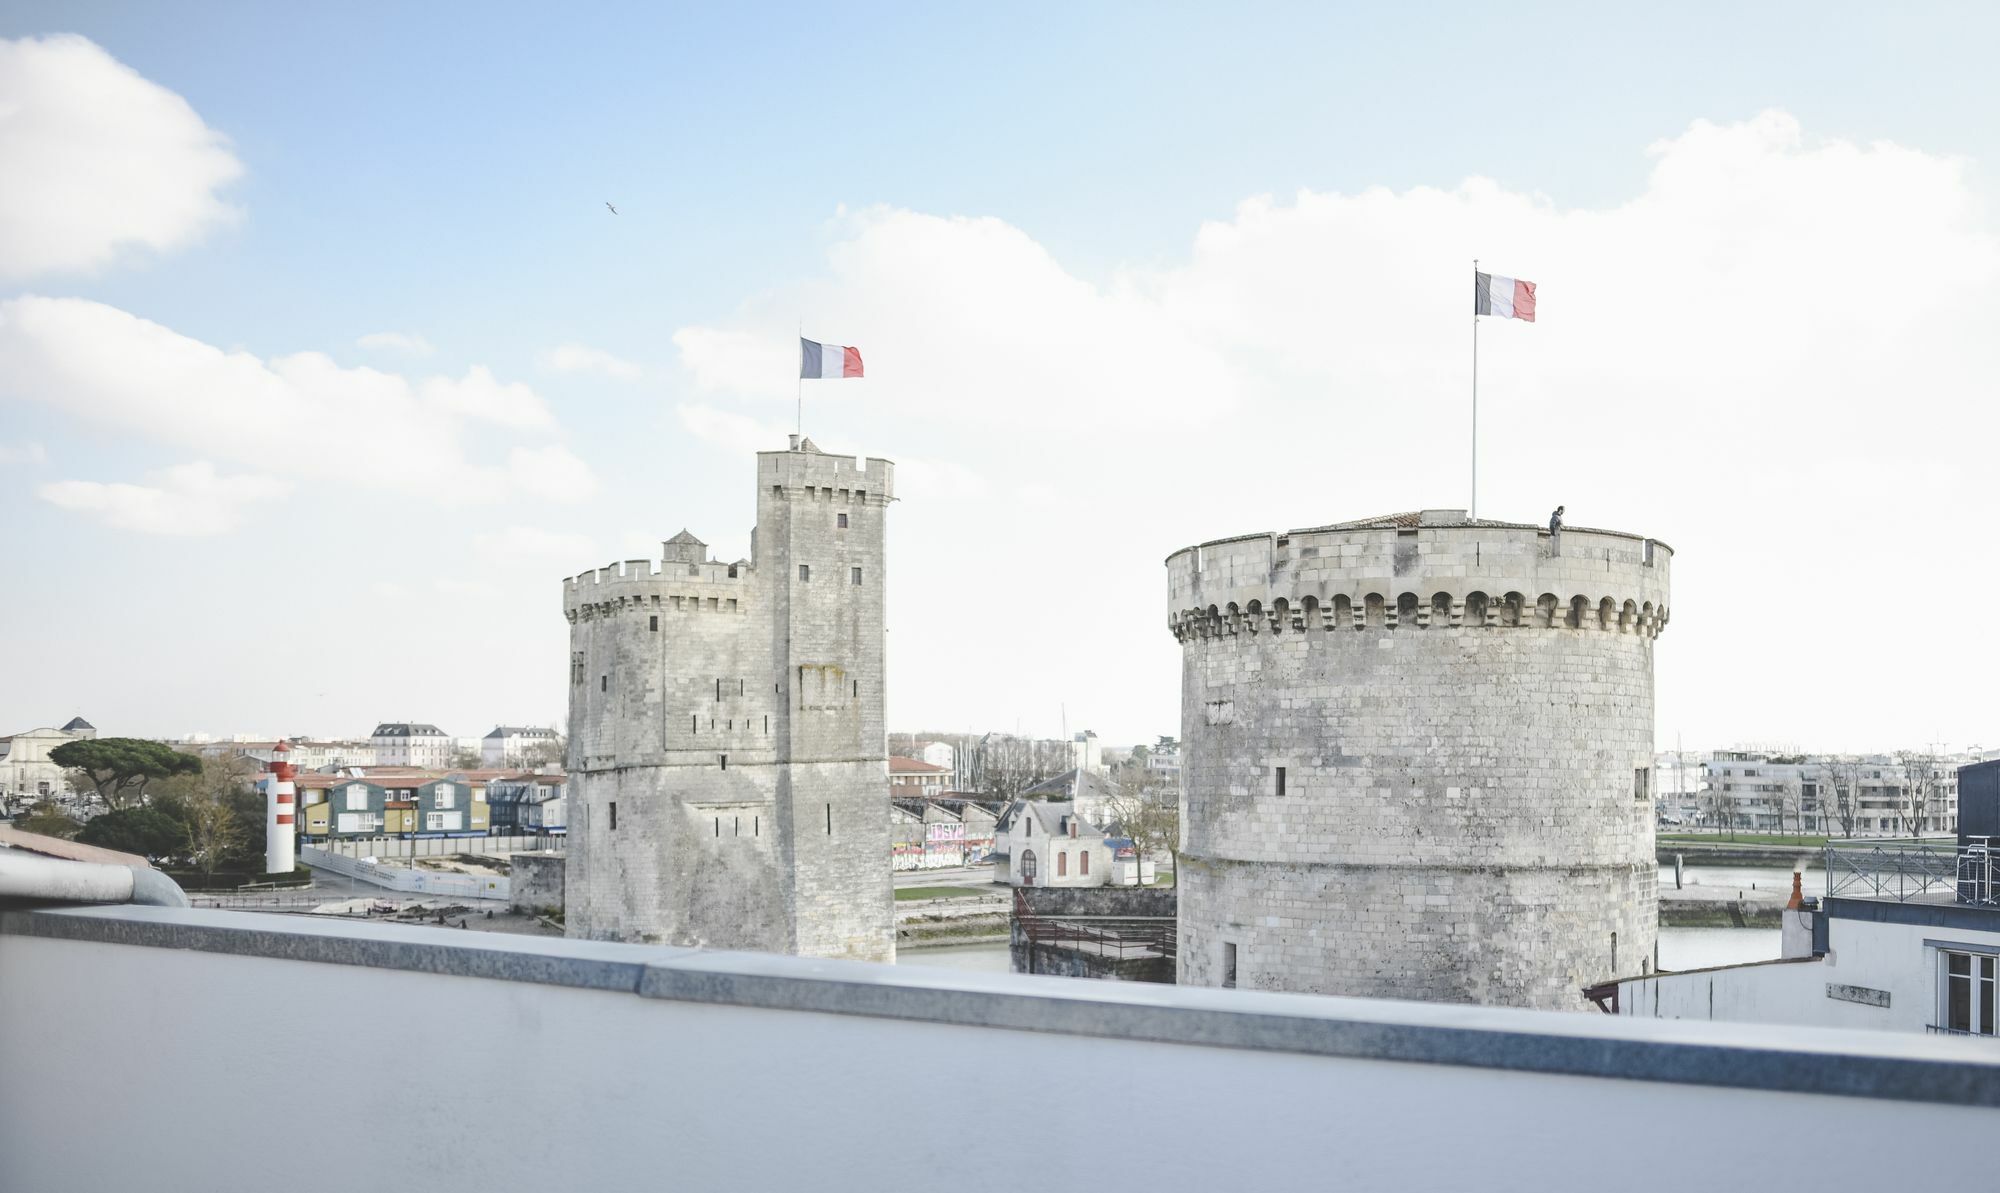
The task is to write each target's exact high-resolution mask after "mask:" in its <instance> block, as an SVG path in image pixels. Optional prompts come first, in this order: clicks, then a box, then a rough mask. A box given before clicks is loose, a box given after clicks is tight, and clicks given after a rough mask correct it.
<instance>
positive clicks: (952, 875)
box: [896, 866, 1001, 891]
mask: <svg viewBox="0 0 2000 1193" xmlns="http://www.w3.org/2000/svg"><path fill="white" fill-rule="evenodd" d="M896 885H897V886H972V887H993V889H994V890H996V891H997V890H1000V889H1001V888H1000V887H997V886H994V885H993V867H992V866H954V867H952V868H950V869H948V870H898V871H896Z"/></svg>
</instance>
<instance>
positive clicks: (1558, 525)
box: [1549, 505, 1563, 535]
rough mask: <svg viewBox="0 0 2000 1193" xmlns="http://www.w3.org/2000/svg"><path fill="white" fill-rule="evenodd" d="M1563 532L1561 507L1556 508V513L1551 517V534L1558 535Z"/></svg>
mask: <svg viewBox="0 0 2000 1193" xmlns="http://www.w3.org/2000/svg"><path fill="white" fill-rule="evenodd" d="M1562 532H1563V507H1562V506H1560V505H1559V506H1557V507H1556V512H1555V513H1552V514H1550V515H1549V533H1550V534H1552V535H1556V534H1561V533H1562Z"/></svg>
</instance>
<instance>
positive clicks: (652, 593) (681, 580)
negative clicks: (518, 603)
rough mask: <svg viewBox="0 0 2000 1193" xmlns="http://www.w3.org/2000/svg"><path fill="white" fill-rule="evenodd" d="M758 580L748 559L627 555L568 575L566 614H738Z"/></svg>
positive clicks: (588, 616)
mask: <svg viewBox="0 0 2000 1193" xmlns="http://www.w3.org/2000/svg"><path fill="white" fill-rule="evenodd" d="M668 549H669V551H672V550H673V546H672V544H669V548H668ZM703 554H704V555H705V554H706V552H703ZM755 579H756V569H755V568H754V567H752V566H751V564H750V562H749V561H748V560H738V561H737V562H735V563H722V562H720V561H717V560H709V559H702V560H700V561H699V562H696V561H693V560H686V559H681V560H676V559H673V558H671V557H670V558H668V559H666V560H663V561H662V562H661V563H659V564H658V565H655V564H654V563H653V562H652V561H651V560H647V559H628V560H626V561H625V562H624V563H622V564H618V563H613V564H606V565H605V566H604V567H601V568H597V569H595V570H593V571H588V572H584V573H582V574H580V575H576V576H571V577H569V578H568V579H565V580H564V581H563V614H564V616H566V617H567V618H568V619H569V620H570V621H571V622H577V621H587V620H590V619H592V618H598V617H609V616H612V615H614V614H616V613H619V612H621V611H623V612H638V611H640V610H646V609H650V610H652V611H653V612H655V613H657V612H660V611H662V610H670V611H674V612H689V613H696V612H716V613H735V612H740V611H743V610H745V609H746V608H747V607H748V604H749V599H750V593H751V591H752V581H754V580H755Z"/></svg>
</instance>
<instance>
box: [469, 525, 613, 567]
mask: <svg viewBox="0 0 2000 1193" xmlns="http://www.w3.org/2000/svg"><path fill="white" fill-rule="evenodd" d="M472 548H473V550H474V551H475V552H477V553H478V554H479V557H480V558H481V559H483V560H485V561H486V562H487V563H490V564H494V565H497V566H502V567H528V568H533V569H538V570H547V569H548V568H550V567H554V568H555V569H556V570H557V571H558V572H561V573H562V574H564V575H573V574H575V573H577V572H580V571H583V570H584V569H585V568H591V567H596V566H597V562H598V561H597V550H596V545H595V544H594V543H593V542H592V540H591V538H590V536H589V535H584V534H573V533H567V532H564V531H559V530H544V529H542V528H541V527H538V526H509V527H507V528H506V529H504V530H495V531H487V532H484V533H481V534H476V535H474V536H473V539H472Z"/></svg>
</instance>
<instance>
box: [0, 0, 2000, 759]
mask: <svg viewBox="0 0 2000 1193" xmlns="http://www.w3.org/2000/svg"><path fill="white" fill-rule="evenodd" d="M1704 14H1705V15H1704ZM813 27H814V23H813V22H809V21H791V20H788V19H786V18H784V17H783V16H782V15H779V16H773V15H772V14H770V13H769V12H748V11H744V12H737V11H731V12H693V13H662V12H660V11H657V10H655V9H651V8H644V7H631V8H623V9H607V10H593V11H591V12H587V13H582V14H575V13H564V14H561V15H560V17H558V16H556V15H553V14H550V13H548V12H547V11H546V10H542V9H534V8H528V7H524V6H523V7H508V6H498V7H488V6H478V7H474V6H469V5H450V4H440V5H435V6H426V7H424V8H422V9H418V10H410V9H405V8H401V7H397V6H389V5H359V6H343V7H340V8H337V9H336V8H311V7H307V8H289V7H288V8H261V7H241V8H234V7H232V8H218V7H211V6H193V5H167V4H162V5H144V6H135V5H123V4H110V3H104V4H98V3H67V4H60V5H57V4H47V3H39V2H31V0H22V2H16V3H12V4H9V5H7V6H5V8H4V9H0V114H4V115H0V174H4V175H5V176H7V177H10V178H32V179H35V180H36V184H35V185H33V186H26V187H18V186H17V187H10V188H4V190H0V520H4V523H5V525H6V526H7V528H8V535H7V540H6V543H7V556H6V557H7V560H8V563H9V565H10V566H9V577H8V580H7V582H6V583H5V584H4V585H0V625H4V626H5V627H6V629H7V631H8V635H7V639H6V643H5V646H4V648H0V660H4V663H0V673H4V674H5V676H6V678H7V679H8V681H9V682H7V683H6V684H4V685H0V733H5V732H11V731H14V730H16V729H26V728H29V727H33V726H41V725H60V724H62V723H63V722H64V721H66V720H68V719H69V718H70V717H71V716H73V715H76V714H79V713H81V714H82V715H84V716H86V717H88V718H89V719H90V720H91V721H92V722H93V723H94V724H96V725H97V726H99V728H100V730H101V731H102V732H104V733H106V734H132V735H140V736H160V737H166V736H179V735H182V734H186V733H188V732H191V731H199V732H209V733H215V734H229V733H233V732H241V731H242V729H241V727H242V726H246V725H249V726H255V727H256V728H257V729H258V730H259V731H263V730H267V729H268V730H271V731H272V732H273V733H274V735H278V734H282V735H291V734H295V733H310V734H326V735H332V736H342V735H352V734H362V733H364V732H365V731H366V730H367V729H368V728H371V727H372V726H373V725H374V724H375V723H376V722H377V720H378V719H379V718H380V717H381V716H382V714H383V712H385V711H386V712H396V713H399V714H400V713H402V712H408V713H412V714H415V715H419V716H422V717H425V718H428V719H430V720H432V721H434V722H435V723H436V724H439V725H441V726H447V727H449V728H450V729H451V730H452V732H453V733H454V734H455V735H460V736H471V735H473V734H476V733H483V732H485V731H486V730H487V729H489V728H491V727H492V725H494V724H529V725H547V724H555V725H560V724H561V723H562V720H563V709H564V703H565V699H566V687H565V683H564V681H563V675H564V673H565V638H566V627H565V625H564V622H563V618H562V611H561V610H562V606H561V583H560V581H561V579H562V578H563V577H564V576H568V575H574V574H576V573H579V572H582V571H585V570H587V569H591V568H595V567H599V566H602V565H603V564H605V563H607V562H610V561H612V560H622V559H630V558H641V557H644V558H652V559H657V558H659V556H660V544H661V542H662V541H663V540H665V539H667V538H669V537H670V536H672V535H673V534H674V533H675V532H677V531H679V530H681V529H682V528H684V527H685V528H687V529H689V530H691V531H693V532H694V533H695V534H696V535H697V536H699V537H700V538H702V539H703V540H705V541H706V542H708V543H710V544H711V545H712V547H713V552H714V555H715V556H716V557H717V558H726V559H735V558H738V557H741V556H745V555H748V554H749V534H750V530H751V523H752V521H753V520H754V512H753V511H754V497H755V494H754V493H753V492H752V491H751V488H750V486H749V484H748V482H747V480H746V479H745V476H744V468H745V463H746V461H747V459H748V456H749V453H751V452H752V451H755V450H758V449H765V450H769V449H773V448H778V447H782V446H783V445H784V436H785V433H786V432H787V431H789V430H790V429H791V428H792V425H793V403H794V400H795V396H796V395H797V393H798V392H799V382H798V380H797V378H796V375H795V374H796V367H795V366H796V357H795V352H796V337H797V336H798V334H799V333H800V331H801V330H803V332H804V334H805V335H806V336H808V337H811V338H814V339H818V340H824V341H828V342H834V343H840V344H851V345H856V346H858V347H859V348H860V349H861V351H862V352H863V353H864V355H865V357H866V360H867V377H866V378H865V379H862V380H854V381H841V382H839V383H833V382H824V381H815V382H810V383H807V384H806V385H805V388H804V425H805V430H806V432H807V434H809V435H811V436H812V437H813V438H814V439H815V440H816V441H817V442H818V443H819V444H820V445H821V446H822V447H824V448H826V449H827V450H830V451H842V452H859V453H861V454H866V455H874V456H882V457H887V458H889V459H892V460H895V461H896V462H897V465H898V468H897V476H898V491H899V496H900V497H901V500H899V501H898V502H897V503H896V505H895V506H894V507H893V508H892V509H891V510H890V512H889V515H888V517H889V522H888V526H889V530H888V533H889V540H888V553H887V585H888V587H887V593H888V626H889V647H888V680H887V684H888V719H889V723H890V724H891V725H892V726H895V727H898V729H897V731H899V732H906V731H910V730H925V729H935V730H945V729H954V728H955V729H957V730H960V731H988V730H991V731H1006V732H1012V731H1014V730H1015V729H1017V728H1018V729H1019V730H1020V731H1021V732H1023V733H1025V734H1027V735H1029V736H1035V737H1054V736H1057V735H1058V734H1059V733H1060V732H1061V731H1062V729H1063V727H1064V725H1065V723H1066V724H1067V726H1068V728H1069V729H1070V730H1071V731H1076V730H1080V729H1083V728H1090V729H1094V730H1096V731H1097V732H1098V734H1099V735H1100V737H1101V738H1102V739H1103V740H1104V741H1106V742H1109V743H1116V744H1133V743H1140V742H1150V741H1151V740H1152V739H1153V738H1154V737H1156V736H1157V735H1160V734H1173V733H1178V732H1179V728H1180V726H1179V674H1180V671H1179V662H1178V648H1177V646H1176V644H1175V642H1174V640H1173V638H1172V637H1171V636H1170V635H1169V634H1168V632H1167V629H1166V624H1165V623H1166V617H1165V614H1166V611H1167V609H1166V591H1165V571H1164V568H1163V565H1162V561H1163V560H1164V559H1165V557H1166V556H1167V555H1168V554H1169V553H1170V552H1173V551H1175V550H1178V549H1179V548H1181V547H1184V546H1187V545H1189V544H1191V543H1196V542H1202V541H1206V540H1210V539H1214V538H1218V537H1225V536H1231V535H1238V534H1244V533H1254V532H1261V531H1284V530H1287V529H1291V528H1294V527H1301V526H1311V525H1323V524H1327V523H1331V522H1336V521H1342V520H1347V519H1351V518H1359V517H1364V516H1368V515H1374V514H1380V513H1385V512H1389V511H1392V510H1405V509H1421V508H1462V507H1464V506H1466V505H1467V504H1468V500H1469V493H1468V488H1467V479H1468V478H1467V473H1468V463H1469V461H1468V458H1467V440H1468V438H1469V434H1470V427H1469V424H1468V415H1469V409H1468V406H1469V402H1468V399H1469V393H1468V390H1469V382H1470V367H1469V366H1470V360H1469V349H1470V334H1471V329H1470V327H1469V323H1470V314H1471V312H1470V310H1469V307H1468V299H1469V295H1468V294H1467V291H1469V290H1470V288H1471V286H1470V279H1469V278H1468V277H1467V276H1466V275H1467V274H1469V273H1470V272H1471V270H1472V261H1473V259H1474V258H1477V259H1479V260H1480V261H1481V262H1482V266H1481V268H1486V269H1492V270H1495V271H1498V272H1500V273H1503V274H1506V275H1509V276H1516V277H1520V278H1524V279H1528V280H1531V281H1534V282H1536V283H1537V284H1538V286H1539V312H1538V321H1537V322H1536V323H1535V324H1533V325H1527V324H1520V323H1511V322H1508V323H1502V322H1497V321H1496V322H1492V323H1489V324H1487V325H1486V326H1485V327H1482V328H1481V331H1480V346H1479V351H1480V361H1481V369H1480V419H1481V422H1480V430H1479V438H1480V445H1481V458H1480V463H1479V476H1480V486H1481V488H1480V494H1479V503H1478V504H1479V511H1480V513H1481V514H1482V516H1486V517H1491V518H1500V519H1506V520H1511V521H1521V522H1528V523H1540V522H1543V521H1545V520H1546V518H1547V515H1548V511H1549V510H1551V509H1553V508H1554V507H1555V506H1557V505H1559V504H1560V505H1565V506H1567V509H1568V514H1567V518H1568V520H1569V521H1570V522H1571V523H1572V524H1574V525H1577V526H1598V527H1607V528H1612V529H1617V530H1623V531H1629V532H1633V533H1637V534H1644V535H1651V536H1656V537H1657V538H1659V539H1661V540H1663V541H1665V542H1667V543H1669V544H1670V545H1671V546H1672V547H1673V548H1674V550H1675V562H1674V568H1675V582H1674V587H1675V591H1674V608H1673V618H1672V622H1671V625H1670V627H1669V628H1668V630H1667V632H1666V635H1665V637H1664V638H1663V639H1662V644H1663V647H1664V648H1663V649H1662V650H1661V651H1660V653H1659V655H1658V661H1659V662H1658V667H1659V670H1658V683H1657V693H1658V713H1659V715H1658V720H1657V741H1656V744H1657V745H1658V747H1659V748H1660V749H1662V750H1665V749H1671V748H1673V745H1674V743H1675V741H1676V738H1677V736H1678V737H1679V738H1680V739H1681V740H1682V741H1684V742H1685V743H1686V744H1687V746H1688V748H1689V749H1696V748H1701V749H1726V748H1729V746H1730V744H1731V743H1734V742H1741V741H1770V740H1777V741H1787V742H1793V743H1796V744H1797V746H1798V748H1800V749H1802V750H1811V751H1877V750H1892V749H1897V748H1904V747H1911V746H1915V745H1919V744H1928V743H1931V742H1943V743H1951V744H1953V745H1954V746H1961V747H1962V746H1972V745H1983V746H1988V747H1991V746H1996V745H2000V731H1989V726H1991V725H1993V723H1994V717H1993V713H1994V706H1993V701H1992V699H1991V697H1990V696H1988V695H1987V693H1986V691H1985V689H1984V687H1983V685H1982V684H1981V683H1980V682H1979V678H1980V676H1982V675H1983V674H1984V673H1986V672H1988V671H1990V670H1991V669H1992V667H1993V665H1994V663H1995V662H1996V660H1995V657H1994V655H1995V650H1994V648H1993V646H1992V645H1990V640H1989V638H1988V636H1986V635H1984V634H1983V633H1982V632H1981V629H1980V625H1979V622H1978V617H1979V612H1980V608H1981V604H1982V599H1983V594H1985V593H1986V592H1988V591H1992V590H1994V589H1995V588H1996V587H2000V553H1996V552H1994V551H1993V550H1992V549H1991V548H1990V547H1989V546H1988V542H1987V540H1988V537H1989V535H1988V533H1987V529H1986V526H1985V524H1984V523H1985V519H1984V517H1983V514H1984V512H1985V511H1986V510H1987V509H1988V508H1990V506H1991V500H1990V498H1989V496H1988V495H1987V493H1986V492H1985V487H1984V485H1983V483H1982V481H1983V478H1984V476H1985V474H1986V473H1987V471H1988V470H1989V468H1990V464H1989V462H1988V460H1987V459H1986V445H1987V444H1988V443H1990V442H1992V441H1994V439H1995V436H1994V434H1993V432H1994V431H1995V430H1996V429H2000V410H1996V408H1995V407H1994V405H1993V403H1992V402H1991V401H1990V390H1991V378H1992V377H1993V376H1995V375H1996V374H2000V368H1996V365H2000V360H1996V357H2000V346H1996V344H1995V343H1994V341H1993V338H1992V336H1991V334H1990V330H1989V329H1990V328H1991V327H1993V326H1994V325H1995V324H1996V321H1997V320H2000V235H1996V228H1995V224H1994V218H1993V214H1992V212H1993V210H1994V198H1995V194H1996V174H1995V170H1994V163H1995V162H1996V161H2000V130H1996V129H1995V128H1994V126H1993V125H1992V124H1991V122H1990V120H1988V119H1986V116H1987V114H1989V113H1990V112H1991V111H1992V110H1993V100H1994V98H1995V97H1994V95H1993V90H1994V85H1993V84H1992V82H1991V79H1990V76H1991V71H1990V68H1989V66H1988V64H1987V63H1986V62H1985V60H1984V59H1985V57H1986V55H1985V51H1984V47H1985V46H1986V45H1988V44H1991V42H1992V41H1993V38H1994V35H1996V34H2000V12H1995V11H1992V10H1987V9H1983V8H1967V7H1959V6H1944V5H1938V6H1921V5H1920V6H1916V7H1914V8H1906V9H1899V10H1897V11H1896V12H1894V13H1889V12H1880V13H1875V12H1864V11H1849V12H1841V13H1831V12H1828V11H1826V10H1824V9H1822V8H1818V7H1813V8H1808V7H1805V6H1802V5H1774V6H1769V7H1765V8H1759V9H1757V10H1754V11H1748V12H1745V11H1742V10H1740V9H1738V8H1734V7H1724V6H1720V5H1715V6H1703V5H1695V6H1693V7H1692V8H1683V9H1682V10H1677V11H1676V13H1675V14H1674V17H1673V19H1672V20H1671V21H1663V20H1656V19H1655V18H1654V17H1652V16H1647V15H1631V14H1603V15H1602V17H1601V19H1598V20H1595V21H1593V22H1587V23H1578V22H1577V21H1576V20H1575V14H1574V12H1573V11H1571V10H1568V9H1555V8H1550V7H1540V6H1534V5H1530V6H1527V7H1526V8H1522V9H1510V10H1506V11H1500V10H1489V9H1480V8H1470V7H1468V8H1465V9H1461V10H1459V11H1458V12H1457V13H1455V14H1454V15H1452V16H1450V17H1449V19H1445V18H1443V17H1441V16H1440V15H1439V14H1437V13H1431V12H1407V13H1405V12H1386V11H1368V12H1360V11H1352V12H1350V11H1343V10H1339V9H1332V8H1328V9H1321V8H1319V7H1317V6H1311V7H1299V8H1296V9H1289V10H1280V11H1277V12H1272V13H1265V14H1260V15H1258V16H1256V17H1252V18H1245V17H1243V16H1242V15H1240V14H1227V13H1213V14H1211V13H1175V14H1162V13H1159V12H1156V11H1155V10H1152V9H1150V8H1139V7H1135V6H1119V5H1104V6H1093V7H1091V8H1089V9H1087V10H1083V11H1072V10H1067V9H1056V8H1051V9H1047V10H1044V19H1043V20H1040V21H1029V22H1022V21H1020V20H1019V19H1018V18H1017V17H1016V16H1015V15H1013V14H1006V13H999V12H992V13H985V12H980V13H971V12H925V13H912V12H910V11H903V12H887V11H883V12H877V11H866V12H862V13H857V14H854V17H853V19H852V20H851V21H846V22H843V26H842V37H843V38H844V39H845V40H847V41H848V42H849V43H850V45H851V46H852V55H851V57H850V59H849V60H848V61H847V62H845V63H842V64H834V63H829V62H828V61H827V60H826V56H825V54H824V53H823V48H824V47H823V46H822V45H821V44H819V40H818V37H817V34H816V33H813V32H809V31H808V30H809V29H811V28H813ZM1001 64H1004V69H1002V67H1001ZM1500 64H1504V69H1502V68H1501V65H1500ZM1473 77H1487V78H1491V79H1493V80H1495V81H1494V83H1493V84H1492V87H1491V88H1490V89H1488V90H1486V91H1483V92H1482V91H1479V89H1472V90H1471V91H1469V90H1468V88H1467V86H1466V80H1467V79H1469V78H1473ZM1858 77H1866V78H1867V79H1868V80H1869V85H1868V86H1867V87H1865V88H1856V87H1854V86H1852V85H1851V83H1852V80H1853V79H1855V78H1858ZM1475 93H1477V94H1480V95H1483V97H1484V98H1483V99H1482V100H1481V101H1480V102H1478V103H1472V104H1468V103H1467V98H1468V96H1470V95H1472V94H1475ZM607 203H609V204H612V205H615V206H616V208H617V214H615V215H614V214H612V213H611V212H610V211H608V210H607V209H606V204H607ZM495 693H505V697H504V699H501V700H496V699H495V698H494V696H495ZM385 697H388V698H387V699H385ZM385 705H390V706H393V707H389V708H385V707H384V706H385ZM495 705H499V706H502V707H503V708H504V711H505V712H506V715H507V719H506V720H504V721H493V720H491V719H488V718H486V717H484V716H483V715H479V716H476V715H475V714H476V713H478V712H479V710H481V709H484V708H489V707H493V706H495Z"/></svg>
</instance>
